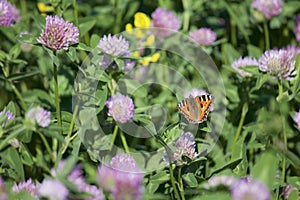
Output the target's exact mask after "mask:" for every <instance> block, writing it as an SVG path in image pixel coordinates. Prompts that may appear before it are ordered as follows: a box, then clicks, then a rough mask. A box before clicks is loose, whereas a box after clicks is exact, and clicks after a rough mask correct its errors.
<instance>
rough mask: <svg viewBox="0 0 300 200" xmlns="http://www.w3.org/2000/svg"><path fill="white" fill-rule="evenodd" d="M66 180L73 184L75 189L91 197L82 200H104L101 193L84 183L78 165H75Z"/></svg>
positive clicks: (93, 186)
mask: <svg viewBox="0 0 300 200" xmlns="http://www.w3.org/2000/svg"><path fill="white" fill-rule="evenodd" d="M68 180H69V181H70V182H71V183H73V184H74V185H75V186H76V187H77V189H78V190H79V191H81V192H86V193H89V194H90V195H91V196H90V197H87V198H85V199H84V200H104V196H103V193H102V191H101V190H100V189H99V188H97V187H96V186H95V185H89V184H87V183H86V181H85V179H84V177H83V175H82V170H81V166H80V165H76V166H75V167H74V169H73V170H72V171H71V172H70V174H69V175H68Z"/></svg>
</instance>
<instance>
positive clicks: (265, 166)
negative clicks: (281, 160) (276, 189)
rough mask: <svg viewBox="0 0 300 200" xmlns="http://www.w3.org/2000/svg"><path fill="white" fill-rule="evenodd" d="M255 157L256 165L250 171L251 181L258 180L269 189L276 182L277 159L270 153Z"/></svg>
mask: <svg viewBox="0 0 300 200" xmlns="http://www.w3.org/2000/svg"><path fill="white" fill-rule="evenodd" d="M257 157H258V159H257V161H256V164H255V165H254V166H253V168H252V169H251V170H250V174H251V176H252V177H253V179H258V180H260V181H261V182H263V183H264V184H265V185H266V186H267V187H268V188H270V189H271V188H272V187H273V184H274V183H275V182H276V172H277V170H278V159H277V158H276V156H275V155H274V154H273V153H272V152H265V153H262V154H261V155H260V156H257Z"/></svg>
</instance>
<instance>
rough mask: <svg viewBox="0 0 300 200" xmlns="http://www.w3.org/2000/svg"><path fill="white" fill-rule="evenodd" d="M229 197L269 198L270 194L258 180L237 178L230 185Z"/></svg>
mask: <svg viewBox="0 0 300 200" xmlns="http://www.w3.org/2000/svg"><path fill="white" fill-rule="evenodd" d="M231 197H232V199H233V200H241V199H247V200H269V199H270V198H271V194H270V191H269V190H268V188H267V187H266V186H265V185H264V184H263V183H261V182H260V181H258V180H253V181H252V180H250V181H249V180H247V179H239V180H237V181H236V182H235V183H234V184H233V186H232V187H231Z"/></svg>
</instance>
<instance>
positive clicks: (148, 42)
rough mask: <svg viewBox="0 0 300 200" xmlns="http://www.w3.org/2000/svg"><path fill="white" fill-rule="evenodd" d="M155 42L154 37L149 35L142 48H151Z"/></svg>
mask: <svg viewBox="0 0 300 200" xmlns="http://www.w3.org/2000/svg"><path fill="white" fill-rule="evenodd" d="M154 42H155V36H154V35H150V36H149V37H148V38H147V39H146V41H145V42H144V43H143V45H144V46H151V45H152V44H153V43H154Z"/></svg>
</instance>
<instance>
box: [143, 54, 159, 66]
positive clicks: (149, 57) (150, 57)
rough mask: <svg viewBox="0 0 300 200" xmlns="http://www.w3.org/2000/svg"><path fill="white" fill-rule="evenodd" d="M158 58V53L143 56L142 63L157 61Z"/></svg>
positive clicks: (145, 64) (147, 63)
mask: <svg viewBox="0 0 300 200" xmlns="http://www.w3.org/2000/svg"><path fill="white" fill-rule="evenodd" d="M159 58H160V54H159V53H155V54H153V55H152V56H148V57H145V58H144V59H143V60H142V65H144V66H147V65H149V63H150V62H157V61H158V59H159Z"/></svg>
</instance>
